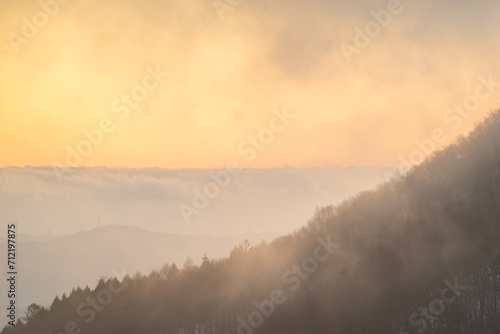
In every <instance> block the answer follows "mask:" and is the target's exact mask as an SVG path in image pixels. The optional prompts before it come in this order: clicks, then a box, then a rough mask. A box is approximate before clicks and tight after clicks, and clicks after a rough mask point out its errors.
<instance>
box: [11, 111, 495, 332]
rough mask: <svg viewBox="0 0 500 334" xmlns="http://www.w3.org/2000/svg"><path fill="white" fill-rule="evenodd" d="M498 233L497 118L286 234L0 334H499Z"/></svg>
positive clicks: (103, 293)
mask: <svg viewBox="0 0 500 334" xmlns="http://www.w3.org/2000/svg"><path fill="white" fill-rule="evenodd" d="M290 210H293V208H290ZM499 222H500V110H499V111H497V112H494V113H492V114H491V115H490V116H489V117H488V118H487V119H485V120H484V121H483V122H482V123H481V124H479V125H478V126H477V128H476V129H475V130H474V131H473V132H472V133H471V134H470V135H469V136H468V137H467V138H460V139H458V140H457V141H456V142H455V143H454V144H453V145H451V146H449V147H447V148H446V149H444V150H443V151H440V152H437V153H435V154H434V155H433V156H432V157H429V158H428V159H427V160H426V161H425V162H424V163H423V164H421V165H420V166H418V167H415V168H413V169H412V170H410V171H409V172H407V173H405V174H404V175H400V176H398V177H395V178H394V179H392V180H391V181H389V182H387V183H385V184H383V185H381V186H379V187H378V188H377V189H374V190H372V191H367V192H364V193H361V194H359V195H357V196H355V197H353V198H351V199H348V200H346V201H344V202H343V203H342V204H341V205H338V206H330V207H323V208H320V209H318V210H317V211H316V213H315V214H314V216H313V217H312V219H311V220H310V221H309V222H308V224H307V225H306V226H305V227H303V228H302V229H300V230H298V231H296V232H295V233H293V234H290V235H288V236H286V237H281V238H278V239H276V240H274V241H273V242H271V243H269V244H265V243H263V244H260V245H250V244H249V243H242V244H240V245H238V246H237V247H235V248H234V250H233V251H232V252H231V254H230V256H229V257H228V258H225V259H221V260H211V259H208V258H207V257H205V258H204V259H203V263H202V264H201V265H200V266H199V267H198V266H195V265H193V264H192V263H191V262H189V261H187V262H186V263H185V264H184V266H182V268H178V267H177V266H176V265H175V264H171V265H170V264H167V265H165V266H164V267H163V268H161V269H159V270H157V271H153V272H151V273H149V274H147V275H142V274H136V275H134V276H126V277H125V278H123V279H122V280H118V279H116V278H111V279H107V278H103V279H101V280H100V281H99V284H98V285H97V287H96V288H95V289H92V290H91V289H89V288H75V289H74V291H73V292H72V293H71V294H70V295H69V296H62V298H61V297H57V298H56V299H55V300H54V302H53V303H52V305H51V306H50V308H48V309H45V308H43V307H37V306H36V305H32V307H31V308H30V312H29V314H27V317H26V318H25V319H24V320H23V321H22V322H18V325H17V326H16V327H7V328H5V329H4V330H3V331H2V334H10V333H12V334H18V333H30V334H31V333H33V334H34V333H37V334H39V333H53V334H56V333H92V334H101V333H102V334H104V333H121V334H122V333H123V334H128V333H130V334H137V333H144V334H145V333H148V334H149V333H153V334H157V333H158V334H159V333H214V334H224V333H231V334H232V333H342V334H346V333H450V334H451V333H454V334H455V333H468V334H473V333H496V332H497V331H498V329H497V328H498V327H499V326H500V289H499V288H500V257H499V251H500V224H499ZM144 256H146V257H147V256H148V254H144Z"/></svg>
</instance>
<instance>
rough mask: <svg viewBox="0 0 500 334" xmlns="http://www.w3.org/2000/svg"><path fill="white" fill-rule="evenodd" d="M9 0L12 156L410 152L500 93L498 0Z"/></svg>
mask: <svg viewBox="0 0 500 334" xmlns="http://www.w3.org/2000/svg"><path fill="white" fill-rule="evenodd" d="M230 3H231V4H233V5H229V4H230ZM0 8H1V10H0V32H1V34H2V39H1V42H0V43H1V44H0V167H5V166H25V165H30V166H51V165H53V166H59V167H65V166H70V167H81V166H106V167H121V168H143V167H161V168H170V169H180V168H222V167H224V166H226V165H227V164H228V163H229V162H230V161H237V162H238V164H239V166H242V167H248V168H273V167H285V166H292V167H311V166H398V165H399V164H400V163H401V161H402V159H405V160H407V161H410V162H412V161H415V162H418V160H419V159H420V156H421V154H419V153H418V152H417V153H415V150H420V151H422V152H424V153H426V152H427V151H429V152H430V151H432V150H433V149H436V148H439V147H442V146H443V145H446V144H447V143H449V142H450V141H451V140H452V139H453V138H456V137H457V136H458V135H463V134H466V133H467V132H469V131H470V130H471V129H472V127H473V125H474V123H476V122H477V121H479V120H481V119H482V118H483V117H484V116H485V115H486V114H487V113H488V112H489V111H491V110H493V109H495V108H498V106H499V103H498V101H499V99H498V98H499V93H498V92H499V91H500V89H499V87H498V85H495V84H494V83H495V82H500V73H499V66H498V59H500V57H499V51H500V50H499V48H500V46H499V45H498V32H499V25H498V22H499V19H500V3H499V2H498V1H496V0H483V1H479V2H477V1H476V2H473V1H464V0H458V1H457V0H454V1H451V0H448V1H439V2H437V1H430V0H428V1H426V0H413V1H401V2H398V1H395V2H394V1H355V2H354V1H347V0H342V1H341V0H337V1H331V0H329V1H324V0H311V1H299V0H287V1H284V0H276V1H272V2H270V1H264V0H252V1H247V0H241V1H227V2H226V1H205V0H203V1H202V0H193V1H182V2H181V1H170V0H152V1H139V0H136V1H132V0H121V1H117V0H111V1H106V2H102V1H95V0H86V1H77V0H70V1H67V0H65V1H63V0H60V2H54V0H42V1H41V2H37V1H27V0H19V1H16V2H5V1H3V2H2V3H1V4H0ZM43 11H45V13H44V12H43ZM374 13H375V14H374ZM377 13H378V14H377ZM384 13H385V14H387V13H389V16H387V15H385V16H384ZM375 16H377V17H378V19H379V20H380V22H381V23H376V22H377V21H376V20H375ZM366 29H368V30H366ZM370 29H371V30H370ZM360 32H361V33H360ZM362 35H364V38H363V36H362ZM360 36H361V37H360ZM346 50H350V51H349V52H346ZM353 50H355V51H353ZM481 78H482V79H481ZM484 82H489V86H488V85H486V84H484ZM478 86H481V87H480V88H478ZM478 89H479V90H478ZM478 94H479V95H478ZM464 103H469V104H468V107H467V108H468V109H467V110H466V111H463V109H462V111H461V112H459V111H456V110H459V109H455V108H456V106H457V105H461V104H464ZM429 140H432V142H430V141H429ZM416 141H418V142H420V143H421V145H420V146H419V145H418V144H417V143H416ZM422 143H423V144H422ZM427 153H428V152H427Z"/></svg>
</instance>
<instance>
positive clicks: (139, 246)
mask: <svg viewBox="0 0 500 334" xmlns="http://www.w3.org/2000/svg"><path fill="white" fill-rule="evenodd" d="M277 236H278V235H277V234H274V233H271V232H267V233H255V232H246V233H243V234H239V235H234V236H225V237H213V236H210V235H206V234H205V235H176V234H170V233H159V232H150V231H146V230H144V229H141V228H138V227H128V226H121V225H110V226H103V227H98V228H94V229H91V230H89V231H81V232H77V233H74V234H70V235H66V236H59V237H57V236H39V237H33V236H29V235H25V234H22V235H19V238H18V244H19V245H18V248H19V254H20V255H19V266H20V276H19V279H20V281H19V286H20V291H22V293H21V294H20V297H19V304H20V306H21V307H24V306H27V305H28V304H29V303H32V302H36V303H39V304H42V305H47V304H48V305H50V303H51V302H52V300H53V299H54V297H55V296H56V295H62V294H63V293H69V292H70V291H71V289H72V288H73V287H76V286H81V287H84V286H86V285H88V286H90V287H93V286H94V285H95V284H96V283H97V279H98V278H99V277H101V276H105V277H110V276H112V275H113V273H114V272H117V273H120V274H129V275H133V274H134V273H135V272H137V271H140V272H141V273H143V274H149V272H150V271H151V270H153V269H157V268H159V267H161V266H162V265H163V264H165V263H170V264H172V263H175V264H176V265H177V266H178V267H182V266H183V264H184V261H185V260H186V258H187V257H191V258H192V260H193V262H194V263H196V264H199V263H200V262H201V258H202V257H203V255H204V254H205V253H206V254H207V256H208V257H210V258H221V257H226V256H228V255H229V252H230V251H231V250H232V249H233V248H234V247H235V246H236V245H237V244H238V243H240V242H242V241H243V240H245V239H248V240H249V241H250V242H252V244H258V243H259V242H261V241H262V240H267V241H270V240H272V239H274V238H275V237H277ZM1 240H2V242H3V240H4V236H2V239H1ZM1 284H2V285H4V284H5V283H4V282H2V283H1ZM2 288H4V287H3V286H2ZM4 291H5V290H4Z"/></svg>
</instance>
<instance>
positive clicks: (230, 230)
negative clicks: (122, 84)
mask: <svg viewBox="0 0 500 334" xmlns="http://www.w3.org/2000/svg"><path fill="white" fill-rule="evenodd" d="M391 170H392V169H390V168H373V167H349V168H340V167H331V168H307V169H295V168H277V169H260V170H259V169H257V170H252V169H248V170H242V171H241V174H240V175H238V176H235V177H233V178H231V182H230V183H229V185H228V186H227V187H225V188H221V189H220V193H219V195H218V196H216V197H215V198H213V199H211V200H210V202H209V204H208V205H207V206H206V208H204V209H202V210H199V212H198V213H197V214H193V215H191V216H190V220H189V224H188V223H187V222H186V220H185V219H184V217H183V215H182V213H181V210H180V206H181V205H186V206H190V207H192V208H195V204H193V200H194V198H195V194H196V191H200V192H202V193H203V192H204V188H205V187H206V185H207V184H209V183H213V184H214V181H213V179H212V177H211V173H214V172H220V171H212V170H195V169H193V170H164V169H111V168H109V169H108V168H79V169H73V170H71V171H70V172H68V173H66V174H65V175H64V176H63V178H62V182H59V181H58V177H57V175H56V174H55V173H54V170H53V169H52V168H49V167H37V168H35V167H26V168H17V167H8V168H2V169H0V203H1V204H0V210H1V212H2V220H3V221H4V222H6V223H7V222H17V223H18V224H19V226H20V232H22V233H27V234H33V235H41V234H54V235H64V234H69V233H73V232H77V231H80V230H89V229H91V228H94V227H98V226H105V225H114V224H120V225H127V226H138V227H141V228H144V229H146V230H150V231H157V232H169V233H178V234H196V235H197V234H203V233H207V234H211V235H215V236H225V235H234V234H237V233H242V232H245V231H249V230H253V231H256V232H264V231H270V232H275V233H279V234H286V233H288V232H291V231H293V230H294V229H295V228H299V227H301V226H303V225H304V224H305V223H306V222H307V220H308V219H309V218H311V216H312V214H313V212H314V210H315V208H316V207H317V206H322V205H329V204H333V203H338V202H339V201H341V200H343V199H345V198H347V197H349V196H351V195H354V194H355V193H357V192H359V191H361V190H363V189H367V188H371V187H373V186H375V185H376V184H378V183H380V182H382V181H384V179H385V178H386V176H387V175H388V172H390V171H391Z"/></svg>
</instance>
